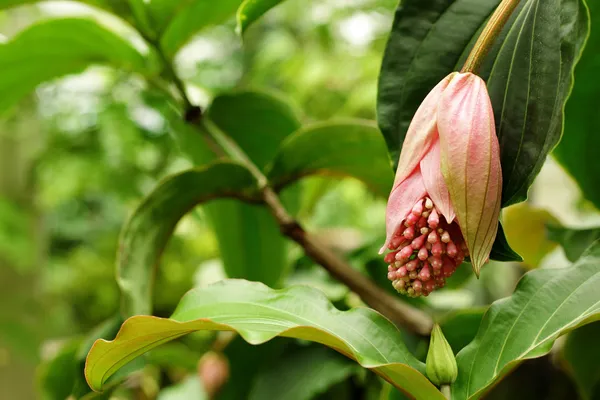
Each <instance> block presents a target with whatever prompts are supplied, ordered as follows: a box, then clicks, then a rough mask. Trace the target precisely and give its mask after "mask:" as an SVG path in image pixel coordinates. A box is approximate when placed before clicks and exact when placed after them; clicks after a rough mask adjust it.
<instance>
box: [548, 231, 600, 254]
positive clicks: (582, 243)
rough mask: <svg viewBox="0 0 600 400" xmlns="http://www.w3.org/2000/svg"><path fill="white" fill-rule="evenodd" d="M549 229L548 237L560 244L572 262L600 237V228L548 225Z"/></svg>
mask: <svg viewBox="0 0 600 400" xmlns="http://www.w3.org/2000/svg"><path fill="white" fill-rule="evenodd" d="M547 229H548V239H550V240H552V241H553V242H556V243H558V244H560V245H561V246H562V248H563V250H564V251H565V256H567V259H568V260H569V261H571V262H575V261H577V260H578V259H579V257H581V255H582V254H583V253H584V252H585V250H586V249H587V248H588V247H590V246H591V244H592V243H594V242H595V241H596V240H598V239H600V228H588V229H570V228H565V227H562V226H558V225H548V226H547Z"/></svg>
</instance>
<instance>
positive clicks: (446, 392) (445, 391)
mask: <svg viewBox="0 0 600 400" xmlns="http://www.w3.org/2000/svg"><path fill="white" fill-rule="evenodd" d="M440 392H442V394H443V395H444V397H445V398H447V399H448V400H450V399H451V398H452V394H451V391H450V385H442V386H441V387H440Z"/></svg>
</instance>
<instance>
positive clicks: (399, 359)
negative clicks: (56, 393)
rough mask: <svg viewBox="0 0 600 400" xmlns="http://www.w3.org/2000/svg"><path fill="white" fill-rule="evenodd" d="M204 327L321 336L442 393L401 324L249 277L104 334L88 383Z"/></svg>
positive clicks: (389, 375) (414, 386)
mask: <svg viewBox="0 0 600 400" xmlns="http://www.w3.org/2000/svg"><path fill="white" fill-rule="evenodd" d="M241 310H243V311H242V312H241ZM197 330H235V331H237V332H238V333H239V334H240V335H241V337H243V338H244V340H246V341H247V342H248V343H251V344H261V343H264V342H266V341H269V340H271V339H273V338H274V337H276V336H285V337H293V338H299V339H303V340H309V341H314V342H318V343H322V344H325V345H327V346H329V347H332V348H334V349H335V350H337V351H338V352H340V353H342V354H344V355H346V356H348V357H350V358H352V359H354V360H356V361H357V362H358V363H359V364H361V365H362V366H364V367H365V368H368V369H371V370H373V371H374V372H376V373H377V374H379V375H380V376H381V377H383V378H384V379H386V380H388V381H389V382H390V383H393V384H394V385H395V386H397V387H398V388H401V389H402V390H404V391H406V392H407V393H409V394H411V395H412V396H413V397H415V398H426V399H432V400H435V399H443V396H442V395H441V394H440V392H439V391H438V390H437V389H436V388H435V387H434V386H433V385H432V384H431V383H430V382H429V381H428V380H427V379H426V378H425V377H424V376H423V374H422V372H424V367H425V366H424V365H423V363H421V362H420V361H418V360H417V359H415V358H414V357H413V356H412V355H411V354H410V353H409V352H408V350H407V349H406V347H405V345H404V344H403V343H402V340H401V335H400V332H399V331H398V329H397V328H396V327H395V326H394V325H393V324H392V323H391V322H390V321H388V320H387V319H385V318H383V317H382V316H381V315H379V314H377V313H376V312H374V311H373V310H370V309H367V308H356V309H353V310H350V311H346V312H341V311H339V310H336V309H335V308H333V306H332V305H331V304H330V303H329V302H328V301H327V299H326V298H325V296H324V295H323V294H322V293H320V292H319V291H317V290H315V289H312V288H309V287H303V286H294V287H290V288H287V289H283V290H272V289H269V288H268V287H266V286H264V285H263V284H261V283H253V282H247V281H242V280H228V281H221V282H219V283H216V284H214V285H212V286H209V287H207V288H205V289H197V290H192V291H190V292H189V293H188V294H187V295H186V296H185V297H184V298H183V299H182V300H181V302H180V304H179V306H178V307H177V309H176V311H175V313H174V314H173V316H172V317H171V319H163V318H157V317H150V316H138V317H132V318H130V319H129V320H127V321H126V322H125V323H124V325H123V327H122V328H121V331H120V332H119V334H118V335H117V338H116V339H115V340H114V341H112V342H106V341H102V340H101V341H97V342H96V344H95V345H94V347H93V348H92V350H91V351H90V353H89V355H88V358H87V364H86V377H87V380H88V383H89V384H90V386H91V387H92V388H93V389H94V390H101V388H102V385H103V384H104V382H106V380H107V379H108V378H109V377H110V375H112V374H113V373H115V371H117V370H118V369H119V368H120V367H121V366H122V365H124V364H125V363H127V362H128V361H130V360H132V359H133V358H135V357H137V356H139V355H140V354H142V353H144V352H145V351H148V350H150V349H151V348H153V347H156V346H158V345H160V344H162V343H165V342H167V341H169V340H174V339H176V338H178V337H181V336H183V335H185V334H187V333H190V332H193V331H197Z"/></svg>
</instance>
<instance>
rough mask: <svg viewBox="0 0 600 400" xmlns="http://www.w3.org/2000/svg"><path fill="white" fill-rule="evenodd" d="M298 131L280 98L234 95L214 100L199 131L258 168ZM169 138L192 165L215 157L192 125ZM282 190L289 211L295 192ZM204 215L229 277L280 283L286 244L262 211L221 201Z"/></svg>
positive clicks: (294, 115)
mask: <svg viewBox="0 0 600 400" xmlns="http://www.w3.org/2000/svg"><path fill="white" fill-rule="evenodd" d="M174 121H176V122H177V121H178V120H175V119H174ZM299 127H300V122H299V117H298V114H297V112H296V110H295V109H294V108H293V107H291V106H290V105H289V104H288V103H287V102H285V101H284V100H282V99H281V98H279V97H277V96H274V95H271V94H268V93H264V92H254V91H237V92H233V93H226V94H223V95H221V96H218V97H217V98H215V100H214V101H213V103H212V105H211V106H210V107H209V109H208V110H207V112H206V113H205V115H204V116H203V128H202V129H204V130H206V129H217V130H220V131H222V133H224V134H226V135H227V136H229V137H230V138H232V139H233V140H234V141H236V142H237V144H238V145H239V146H240V147H242V149H243V150H244V152H245V153H246V154H247V155H248V156H249V157H250V158H251V159H252V161H253V162H254V163H255V164H257V165H259V166H261V167H262V166H265V165H266V164H267V163H268V162H269V161H271V160H272V159H273V157H274V156H275V153H276V152H277V150H278V148H279V146H280V144H281V141H283V140H284V139H285V138H286V137H287V136H288V135H290V134H292V133H293V132H294V131H296V130H297V129H298V128H299ZM204 133H206V134H208V133H207V132H204ZM172 134H173V135H174V138H175V140H176V142H177V143H178V145H179V147H180V149H181V151H182V152H184V154H186V155H187V156H188V158H190V160H192V162H193V163H194V164H196V165H204V164H206V163H208V162H210V161H212V160H214V159H215V158H216V156H215V155H214V154H212V153H211V152H210V150H209V149H208V146H206V143H205V142H204V141H203V140H202V135H201V134H200V132H199V131H198V129H197V127H190V126H189V125H183V124H181V123H179V125H177V126H176V129H174V130H173V131H172ZM294 189H295V188H294ZM286 192H287V193H285V194H286V195H290V197H292V199H291V200H293V201H291V202H288V201H285V200H286V199H285V196H284V198H283V200H284V203H285V205H286V206H288V207H289V209H290V210H291V211H293V210H294V208H295V206H296V204H293V203H294V201H295V200H297V198H294V196H295V195H297V193H296V191H294V190H291V191H290V190H288V191H286ZM204 211H205V214H206V216H207V218H208V219H209V221H210V223H211V226H212V227H213V229H214V230H215V233H216V235H217V238H218V240H219V248H220V251H221V257H222V259H223V264H224V267H225V271H226V272H227V275H228V276H229V277H230V278H245V279H250V280H257V281H261V282H263V283H265V284H267V285H270V286H277V285H279V284H280V283H281V280H282V278H283V275H284V273H285V271H286V269H287V267H288V265H289V262H288V260H287V241H286V239H285V238H284V237H283V236H282V235H281V231H280V228H279V226H278V225H277V223H276V222H275V220H274V218H273V216H272V215H270V213H269V212H268V211H267V210H265V209H264V208H262V207H261V208H259V207H256V206H252V205H248V204H243V203H240V202H236V201H231V200H222V201H216V202H213V203H211V204H208V205H206V206H204ZM232 249H235V251H232Z"/></svg>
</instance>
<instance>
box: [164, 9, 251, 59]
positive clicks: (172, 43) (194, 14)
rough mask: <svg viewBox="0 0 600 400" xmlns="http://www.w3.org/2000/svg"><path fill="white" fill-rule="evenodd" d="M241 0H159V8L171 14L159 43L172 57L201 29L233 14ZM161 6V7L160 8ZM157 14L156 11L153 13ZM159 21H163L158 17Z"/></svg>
mask: <svg viewBox="0 0 600 400" xmlns="http://www.w3.org/2000/svg"><path fill="white" fill-rule="evenodd" d="M241 2H242V0H219V1H210V0H183V1H179V2H178V1H174V0H172V1H171V3H174V4H172V5H170V6H169V5H167V6H166V9H165V2H164V1H161V2H159V3H162V4H160V6H158V8H159V9H162V10H165V11H167V13H171V14H172V18H171V20H170V21H169V23H168V25H167V26H166V28H165V29H164V32H163V35H162V37H161V38H160V45H161V48H162V50H163V51H164V52H165V53H166V55H167V57H173V56H175V54H176V53H177V51H178V50H179V49H180V48H181V47H183V45H185V44H186V43H187V42H188V41H189V40H190V39H191V38H192V37H193V36H194V35H196V34H197V33H198V32H200V31H201V30H202V29H204V28H207V27H210V26H214V25H218V24H220V23H222V22H224V21H226V20H227V19H228V18H229V17H231V16H233V14H234V13H235V11H236V10H237V8H238V7H239V6H240V3H241ZM161 6H162V7H163V8H161ZM153 15H154V16H156V15H157V13H156V12H154V13H153ZM159 18H160V19H159V21H163V20H164V19H163V18H162V17H159Z"/></svg>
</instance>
